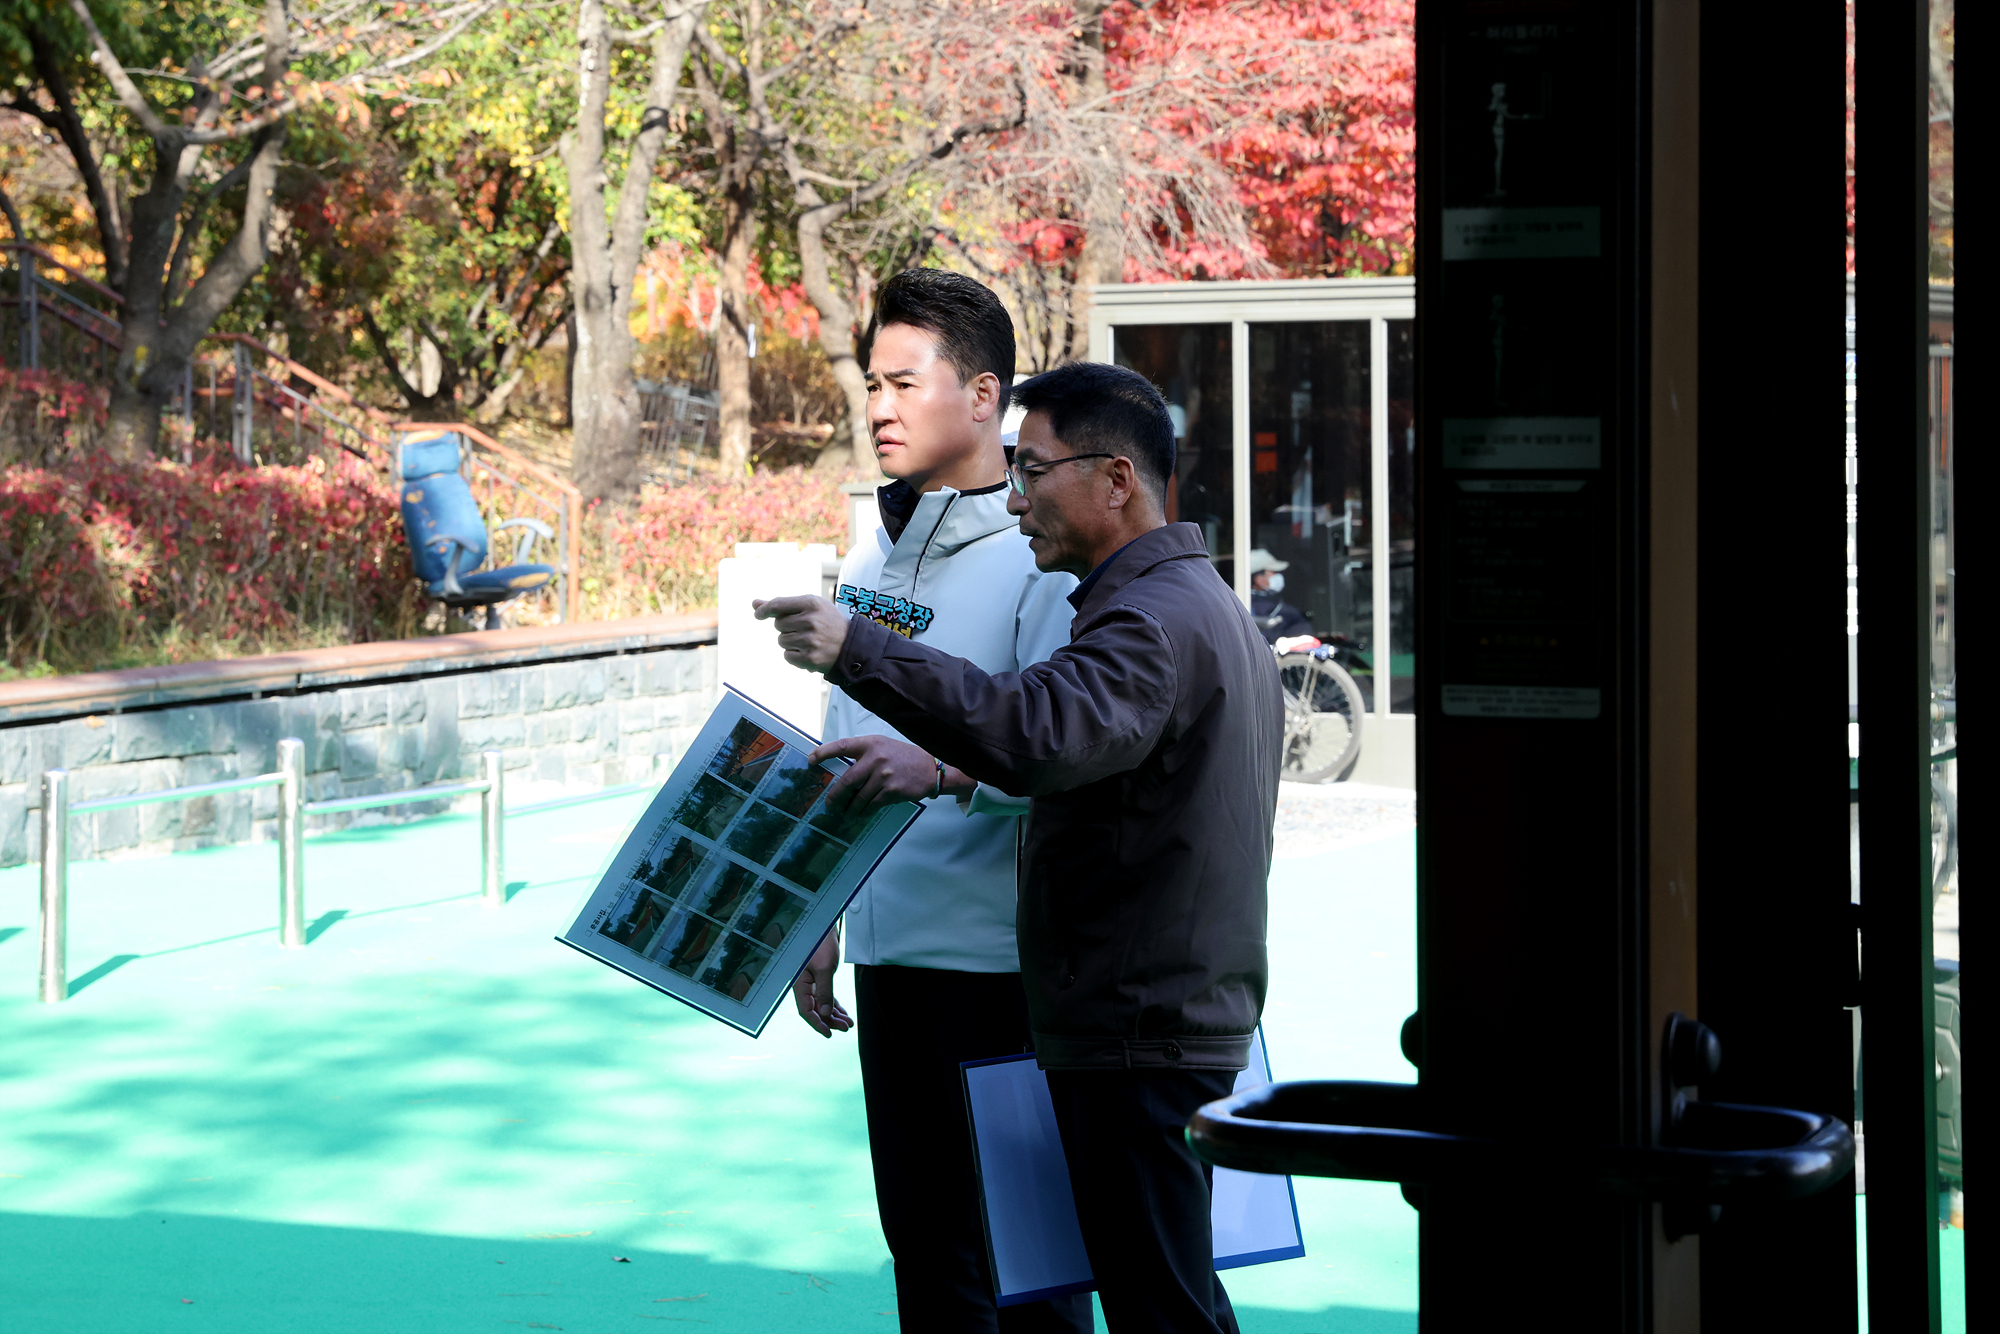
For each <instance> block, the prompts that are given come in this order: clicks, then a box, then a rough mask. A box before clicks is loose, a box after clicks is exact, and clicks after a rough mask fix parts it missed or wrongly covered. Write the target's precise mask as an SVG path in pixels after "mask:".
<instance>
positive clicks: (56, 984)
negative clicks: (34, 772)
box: [41, 769, 69, 1004]
mask: <svg viewBox="0 0 2000 1334" xmlns="http://www.w3.org/2000/svg"><path fill="white" fill-rule="evenodd" d="M41 925H42V951H41V998H42V1000H43V1001H44V1002H47V1003H51V1004H53V1003H54V1002H56V1001H60V1000H67V999H69V771H68V770H66V769H49V770H47V771H45V772H44V773H43V774H42V924H41Z"/></svg>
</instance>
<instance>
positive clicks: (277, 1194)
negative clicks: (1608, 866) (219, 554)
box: [0, 802, 1416, 1334]
mask: <svg viewBox="0 0 2000 1334" xmlns="http://www.w3.org/2000/svg"><path fill="white" fill-rule="evenodd" d="M637 805H638V803H636V802H621V803H613V802H606V803H605V804H604V807H602V808H598V809H591V808H583V809H581V810H576V811H567V812H561V813H552V814H550V815H544V816H530V817H527V818H525V819H522V820H519V821H509V826H508V852H507V871H508V875H509V878H510V884H509V889H510V891H512V892H511V893H510V894H509V896H508V897H509V902H508V904H507V905H506V907H505V908H503V909H498V910H495V909H489V908H485V907H482V906H481V903H480V900H479V897H478V893H477V890H478V886H477V883H476V882H477V872H478V865H477V849H476V846H475V843H474V836H475V835H476V825H474V822H472V821H470V820H466V819H463V818H452V819H446V820H438V821H434V822H427V823H426V824H422V825H406V826H400V827H397V828H395V829H377V830H359V831H353V832H350V833H344V834H341V835H336V836H332V837H328V838H324V839H314V840H312V841H311V842H310V843H309V845H308V850H307V857H308V870H307V879H306V892H307V920H308V923H309V935H310V937H311V947H310V948H307V949H303V950H285V949H281V948H279V947H278V941H277V938H276V930H275V926H276V923H275V916H276V914H275V906H276V905H275V895H274V894H273V892H272V891H273V888H274V880H275V874H274V867H273V865H272V860H273V859H272V856H271V851H270V849H269V848H267V847H254V848H224V849H215V850H211V851H206V852H201V853H193V854H176V855H174V856H172V857H165V858H156V859H148V860H145V861H124V862H84V863H79V864H78V865H77V866H75V867H74V868H72V878H71V918H70V957H71V961H72V965H73V967H72V976H73V977H74V978H75V982H73V984H72V986H73V999H72V1000H70V1001H69V1002H67V1003H65V1004H62V1005H56V1006H42V1005H37V1004H35V1003H34V1002H33V1000H32V999H31V997H32V996H33V995H34V986H35V948H34V947H35V939H34V934H33V932H32V930H29V931H26V932H23V931H20V930H18V929H14V930H13V931H12V938H11V939H9V938H6V937H7V935H8V932H9V928H11V927H15V926H16V924H26V923H32V922H33V920H34V904H35V901H36V900H35V895H36V889H37V886H36V881H35V877H34V868H33V867H21V868H11V869H8V870H6V871H0V922H4V923H7V924H8V926H6V927H0V1030H5V1031H6V1032H7V1035H8V1036H7V1041H6V1042H5V1043H0V1106H5V1107H6V1108H7V1113H6V1115H4V1116H0V1207H3V1208H4V1209H5V1210H6V1211H7V1212H5V1213H0V1255H5V1256H7V1257H8V1258H7V1260H6V1261H5V1262H4V1263H0V1328H5V1329H8V1330H12V1329H14V1328H17V1327H18V1328H21V1329H23V1330H25V1331H37V1332H39V1331H44V1330H46V1331H55V1330H61V1331H63V1334H71V1331H77V1332H79V1334H95V1332H96V1331H106V1332H107V1334H123V1332H124V1331H128V1330H129V1331H135V1332H137V1331H147V1332H148V1334H150V1331H153V1330H156V1329H161V1328H165V1327H167V1326H166V1322H167V1321H168V1320H171V1319H179V1318H182V1317H185V1316H188V1315H189V1314H190V1313H192V1315H193V1317H194V1318H195V1319H197V1320H199V1321H200V1322H201V1328H203V1329H205V1330H211V1329H212V1330H218V1331H229V1330H245V1331H248V1330H255V1331H258V1334H267V1332H268V1334H282V1332H283V1331H291V1330H298V1331H314V1332H315V1334H317V1332H318V1331H333V1332H335V1334H345V1331H349V1330H354V1331H362V1330H366V1331H368V1332H369V1334H395V1331H400V1330H404V1329H410V1330H415V1329H417V1328H422V1329H424V1330H425V1331H426V1332H427V1334H428V1332H429V1331H433V1330H435V1331H458V1330H470V1329H488V1328H491V1329H495V1330H497V1331H500V1332H501V1334H505V1331H507V1330H509V1329H514V1328H546V1329H567V1330H570V1331H572V1334H575V1332H577V1331H586V1332H587V1331H593V1330H595V1331H599V1332H600V1334H601V1332H602V1331H608V1330H615V1329H627V1330H629V1329H633V1328H646V1327H648V1326H645V1325H640V1326H635V1325H634V1324H633V1323H632V1322H633V1321H635V1320H641V1319H643V1320H646V1321H649V1322H658V1323H675V1324H682V1325H687V1326H692V1327H704V1328H713V1329H739V1328H740V1329H745V1330H752V1329H754V1330H755V1332H756V1334H767V1331H779V1330H789V1329H801V1330H804V1329H811V1330H812V1331H814V1334H821V1332H822V1331H826V1332H828V1334H832V1332H834V1331H841V1330H846V1329H860V1328H866V1329H893V1328H895V1326H896V1320H895V1318H894V1317H893V1316H889V1315H878V1314H877V1312H887V1311H893V1309H894V1305H895V1300H894V1284H893V1281H892V1278H891V1275H890V1272H889V1270H888V1269H887V1268H886V1267H884V1264H883V1262H884V1260H885V1259H886V1246H885V1244H884V1242H883V1240H882V1235H881V1231H880V1228H879V1225H878V1223H877V1221H876V1218H875V1214H874V1192H873V1188H872V1182H871V1180H870V1176H869V1170H868V1161H869V1160H868V1144H867V1135H866V1128H865V1125H864V1123H863V1117H862V1107H861V1094H860V1087H859V1081H858V1078H857V1072H856V1069H855V1065H854V1051H853V1047H852V1043H851V1041H839V1042H825V1041H822V1040H821V1039H819V1038H818V1037H816V1036H814V1035H813V1034H811V1033H810V1032H809V1031H807V1030H806V1029H805V1027H804V1026H803V1025H801V1024H799V1023H798V1022H797V1021H796V1019H793V1018H792V1017H791V1016H789V1015H783V1014H781V1015H779V1016H778V1017H777V1019H776V1021H774V1022H773V1024H772V1025H771V1027H770V1028H769V1029H767V1030H766V1032H765V1033H764V1035H763V1037H762V1038H761V1039H757V1040H751V1039H749V1038H746V1037H744V1036H743V1035H742V1034H739V1033H735V1032H733V1031H730V1030H727V1029H724V1028H723V1027H722V1026H720V1025H717V1024H715V1023H714V1022H712V1021H710V1020H708V1019H706V1018H703V1017H701V1016H699V1015H697V1014H695V1013H694V1012H693V1011H691V1010H688V1009H686V1008H684V1007H682V1006H680V1005H678V1004H676V1003H675V1002H673V1001H671V1000H669V999H667V998H666V997H664V996H661V995H659V994H657V993H655V992H653V991H651V990H649V989H647V988H644V987H641V986H638V985H636V984H634V983H632V982H631V981H629V980H628V979H626V978H624V977H622V976H620V975H617V974H614V973H612V972H610V971H609V970H607V969H604V968H602V967H600V966H598V965H597V964H595V963H592V962H591V961H589V960H587V959H585V958H584V957H583V956H581V955H579V954H576V953H574V952H573V951H570V950H566V949H564V948H563V947H561V946H560V945H558V944H556V943H555V941H554V940H553V939H552V936H553V935H554V934H555V933H556V932H557V931H558V930H560V929H561V928H562V926H563V925H565V924H566V922H567V920H568V919H569V917H570V916H571V914H573V912H574V910H575V902H576V899H577V897H578V896H579V894H580V893H581V892H582V890H583V887H584V886H585V885H587V884H588V883H590V881H591V880H593V879H594V877H595V869H594V868H595V867H597V866H598V865H599V864H600V863H601V861H602V859H603V857H604V855H605V852H606V850H607V849H608V848H609V847H611V846H613V845H614V844H615V842H616V840H617V838H618V837H619V835H620V834H621V833H622V832H623V829H624V827H625V825H626V824H627V823H628V822H629V820H630V818H631V816H632V814H633V813H634V811H635V810H636V807H637ZM1412 854H1413V849H1412V847H1411V841H1410V840H1409V839H1407V838H1402V839H1397V840H1391V841H1388V842H1385V843H1383V844H1381V845H1379V846H1374V847H1368V848H1357V849H1354V850H1352V851H1350V852H1347V853H1345V854H1343V855H1342V856H1341V857H1340V858H1339V859H1338V860H1337V861H1329V860H1326V859H1322V860H1319V861H1315V862H1313V863H1310V864H1306V863H1301V864H1296V865H1293V866H1290V867H1287V868H1284V870H1283V872H1282V874H1280V875H1278V876H1274V882H1275V886H1274V894H1273V909H1274V911H1273V923H1274V930H1273V942H1272V962H1273V969H1272V973H1273V990H1272V1000H1271V1006H1270V1009H1269V1010H1268V1011H1267V1013H1266V1032H1267V1036H1268V1037H1269V1040H1270V1044H1271V1051H1272V1059H1273V1062H1274V1064H1275V1065H1276V1066H1277V1067H1278V1069H1279V1072H1280V1074H1281V1075H1286V1076H1307V1075H1339V1076H1343V1077H1349V1078H1391V1079H1393V1078H1399V1077H1401V1078H1407V1077H1408V1070H1407V1067H1406V1066H1404V1065H1403V1063H1402V1058H1401V1056H1400V1054H1399V1053H1398V1049H1397V1045H1396V1033H1397V1029H1398V1026H1399V1025H1400V1023H1401V1020H1402V1017H1403V1015H1405V1014H1407V1013H1408V1011H1409V1008H1410V1007H1411V1005H1412V1004H1413V1003H1414V990H1415V988H1414V978H1413V974H1412V970H1411V966H1410V960H1411V957H1412V950H1411V945H1410V940H1409V936H1410V932H1411V913H1410V908H1409V890H1408V884H1409V883H1410V881H1411V879H1412V874H1411V869H1410V868H1411V863H1412V861H1413V855H1412ZM842 985H843V987H845V986H847V985H848V983H847V981H846V979H843V983H842ZM1329 1013H1331V1014H1338V1015H1340V1016H1341V1019H1342V1022H1340V1023H1338V1024H1328V1023H1327V1022H1325V1019H1326V1016H1327V1015H1328V1014H1329ZM1298 1194H1299V1208H1300V1214H1301V1217H1302V1220H1303V1223H1304V1227H1305V1231H1306V1241H1307V1249H1308V1252H1309V1255H1308V1258H1307V1259H1305V1260H1297V1261H1288V1262H1285V1263H1283V1264H1277V1265H1269V1266H1262V1267H1259V1268H1258V1269H1256V1270H1236V1271H1232V1272H1231V1274H1230V1275H1229V1277H1228V1280H1227V1281H1228V1283H1229V1287H1230V1291H1231V1293H1232V1294H1233V1295H1234V1296H1235V1298H1236V1300H1237V1303H1238V1310H1239V1311H1240V1312H1241V1314H1242V1316H1243V1321H1242V1323H1243V1328H1244V1330H1245V1334H1350V1332H1351V1334H1405V1332H1406V1331H1410V1330H1413V1329H1414V1328H1415V1321H1416V1315H1415V1311H1414V1309H1413V1308H1414V1306H1415V1300H1414V1298H1415V1265H1416V1255H1415V1246H1416V1238H1415V1232H1416V1229H1415V1216H1414V1215H1413V1214H1412V1213H1411V1212H1410V1211H1409V1209H1408V1207H1407V1206H1406V1205H1404V1204H1403V1203H1402V1201H1401V1199H1400V1197H1399V1196H1398V1195H1397V1193H1396V1191H1395V1188H1394V1187H1393V1186H1379V1185H1377V1184H1375V1183H1368V1182H1316V1181H1301V1182H1300V1183H1299V1187H1298ZM162 1220H164V1221H162ZM613 1254H618V1255H624V1256H626V1257H628V1258H629V1260H630V1261H631V1263H630V1264H619V1263H616V1262H615V1261H613V1260H612V1259H611V1256H612V1255H613ZM502 1260H504V1261H506V1264H505V1265H504V1266H502V1265H500V1264H499V1263H497V1262H498V1261H502ZM517 1266H519V1268H517ZM501 1276H504V1277H505V1281H504V1282H502V1281H500V1279H501ZM190 1284H192V1285H193V1286H192V1287H190V1286H189V1285H190ZM184 1288H185V1289H187V1290H182V1289H184ZM503 1293H532V1294H539V1295H536V1296H532V1297H523V1296H508V1297H503V1296H502V1295H501V1294H503ZM675 1297H689V1298H694V1299H695V1300H692V1301H686V1302H678V1301H669V1300H665V1299H668V1298H675ZM183 1298H187V1299H191V1301H192V1302H193V1305H185V1304H183V1301H182V1299H183ZM161 1311H171V1312H174V1313H175V1314H173V1315H167V1316H163V1315H161V1314H160V1312H161Z"/></svg>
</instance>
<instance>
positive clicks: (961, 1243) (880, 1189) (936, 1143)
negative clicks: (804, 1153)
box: [854, 964, 1205, 1334]
mask: <svg viewBox="0 0 2000 1334" xmlns="http://www.w3.org/2000/svg"><path fill="white" fill-rule="evenodd" d="M854 1005H855V1010H854V1020H855V1037H856V1039H857V1041H858V1044H859V1047H860V1053H861V1087H862V1092H863V1095H864V1096H865V1098H866V1100H867V1104H868V1151H869V1156H870V1157H871V1158H873V1160H874V1163H875V1199H876V1207H877V1208H878V1209H879V1210H880V1212H881V1215H882V1232H883V1235H884V1236H886V1237H887V1238H888V1240H889V1253H890V1254H891V1255H892V1256H894V1257H895V1260H896V1309H897V1311H898V1312H899V1313H900V1314H901V1319H902V1327H903V1328H904V1329H905V1330H909V1331H911V1332H912V1334H957V1331H961V1330H966V1331H978V1332H979V1334H986V1332H987V1331H994V1332H995V1334H998V1332H999V1331H1005V1334H1090V1330H1091V1328H1092V1322H1091V1314H1090V1297H1089V1295H1088V1294H1082V1295H1078V1296H1071V1297H1058V1298H1056V1299H1054V1300H1052V1301H1045V1302H1030V1303H1027V1304H1025V1305H1021V1306H1009V1307H1006V1308H1004V1309H1002V1308H996V1307H995V1306H994V1305H993V1281H992V1278H991V1275H990V1273H989V1269H988V1265H987V1260H986V1227H985V1224H984V1222H982V1221H981V1218H980V1212H979V1196H978V1178H977V1177H976V1175H975V1174H974V1170H973V1163H972V1131H971V1127H970V1123H969V1122H968V1121H967V1119H966V1114H965V1086H964V1083H963V1081H962V1079H961V1077H960V1074H959V1068H958V1067H959V1062H961V1061H978V1060H984V1059H985V1058H987V1057H989V1056H1011V1055H1013V1054H1014V1053H1015V1052H1021V1051H1026V1050H1028V1048H1029V1045H1030V1040H1029V1035H1028V1003H1027V998H1026V996H1025V995H1024V994H1023V993H1022V990H1021V977H1020V974H1018V973H958V972H951V971H948V970H945V969H942V968H901V967H897V966H894V965H889V964H872V965H871V964H858V965H856V966H855V969H854ZM1204 1235H1205V1234H1204Z"/></svg>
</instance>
